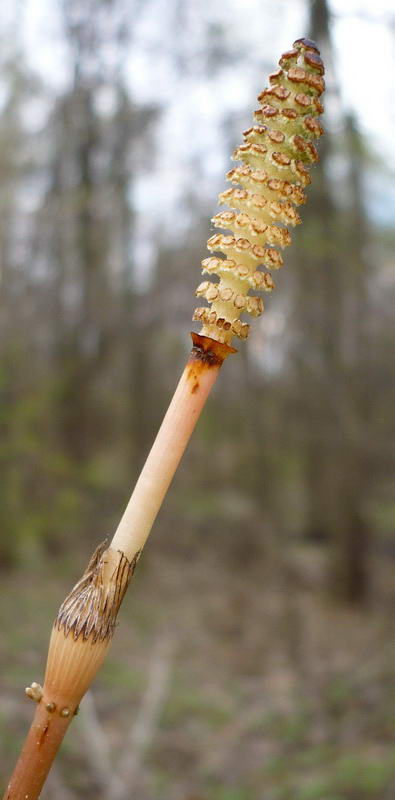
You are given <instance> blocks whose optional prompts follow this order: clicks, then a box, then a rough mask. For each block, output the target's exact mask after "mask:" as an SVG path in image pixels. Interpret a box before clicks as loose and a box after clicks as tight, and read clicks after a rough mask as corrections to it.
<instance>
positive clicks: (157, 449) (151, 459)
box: [3, 333, 235, 800]
mask: <svg viewBox="0 0 395 800" xmlns="http://www.w3.org/2000/svg"><path fill="white" fill-rule="evenodd" d="M192 340H193V345H194V346H193V348H192V352H191V356H190V358H189V360H188V362H187V364H186V367H185V369H184V372H183V374H182V375H181V379H180V381H179V384H178V386H177V389H176V391H175V394H174V397H173V399H172V401H171V403H170V406H169V409H168V411H167V413H166V416H165V418H164V420H163V423H162V425H161V427H160V429H159V432H158V435H157V437H156V439H155V442H154V444H153V446H152V448H151V451H150V453H149V455H148V458H147V461H146V463H145V465H144V467H143V470H142V472H141V475H140V477H139V479H138V481H137V484H136V487H135V489H134V492H133V494H132V496H131V498H130V501H129V503H128V506H127V508H126V510H125V513H124V515H123V517H122V519H121V521H120V523H119V526H118V529H117V531H116V533H115V535H114V538H113V540H112V542H111V544H110V546H109V547H107V549H105V547H106V546H105V545H104V546H103V545H102V546H100V547H99V548H97V551H96V552H95V554H94V555H93V557H92V559H91V561H90V562H89V564H88V567H87V569H86V571H85V573H84V574H83V576H82V578H81V579H80V580H79V581H78V583H77V584H76V585H75V587H74V588H73V589H72V591H71V593H70V594H69V595H68V597H67V598H66V599H65V601H64V602H63V604H62V606H61V608H60V611H59V613H58V616H57V619H56V620H55V624H54V627H53V631H52V636H51V641H50V647H49V652H48V661H47V669H46V676H45V682H44V687H43V690H42V698H41V699H39V700H38V706H37V710H36V714H35V717H34V720H33V723H32V726H31V728H30V731H29V734H28V736H27V739H26V742H25V745H24V747H23V750H22V752H21V754H20V757H19V760H18V762H17V765H16V767H15V770H14V773H13V775H12V777H11V780H10V783H9V785H8V788H7V790H6V793H5V795H4V798H3V800H37V798H38V797H39V794H40V792H41V789H42V786H43V784H44V781H45V779H46V776H47V774H48V772H49V770H50V768H51V765H52V762H53V760H54V758H55V756H56V753H57V751H58V748H59V746H60V744H61V742H62V739H63V736H64V734H65V733H66V730H67V728H68V726H69V724H70V721H71V719H72V717H73V715H74V713H76V710H77V708H78V703H79V702H80V699H81V697H82V696H83V695H84V694H85V692H86V690H87V689H88V688H89V685H90V683H91V682H92V680H93V678H94V676H95V674H96V672H97V670H98V669H99V667H100V666H101V664H102V662H103V659H104V656H105V654H106V651H107V649H108V646H109V644H110V641H111V637H112V634H113V631H114V627H115V621H116V615H117V612H118V609H119V606H120V604H121V602H122V599H123V596H124V593H125V591H126V588H127V585H128V583H129V580H130V577H131V575H132V574H133V571H134V568H135V565H136V562H137V558H138V556H139V554H140V552H141V549H142V547H143V546H144V544H145V542H146V539H147V537H148V535H149V533H150V530H151V528H152V525H153V523H154V521H155V518H156V515H157V513H158V511H159V509H160V506H161V504H162V501H163V499H164V497H165V494H166V492H167V489H168V488H169V485H170V482H171V480H172V478H173V475H174V473H175V471H176V469H177V466H178V463H179V461H180V459H181V456H182V454H183V452H184V450H185V448H186V446H187V444H188V441H189V438H190V436H191V433H192V431H193V429H194V427H195V425H196V422H197V420H198V419H199V416H200V413H201V411H202V409H203V406H204V404H205V402H206V400H207V397H208V395H209V393H210V390H211V388H212V386H213V384H214V383H215V380H216V378H217V376H218V372H219V370H220V367H221V365H222V363H223V361H224V359H225V358H226V356H227V355H229V353H232V352H235V351H234V349H233V348H232V347H230V346H228V345H226V344H220V343H219V342H216V341H215V340H213V339H210V338H209V337H205V336H200V335H198V334H195V333H193V334H192Z"/></svg>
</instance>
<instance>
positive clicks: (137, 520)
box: [4, 39, 324, 800]
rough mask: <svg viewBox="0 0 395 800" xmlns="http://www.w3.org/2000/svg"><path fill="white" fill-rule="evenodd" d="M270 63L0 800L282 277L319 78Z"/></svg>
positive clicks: (68, 699)
mask: <svg viewBox="0 0 395 800" xmlns="http://www.w3.org/2000/svg"><path fill="white" fill-rule="evenodd" d="M279 64H280V68H279V69H278V70H277V71H276V72H274V73H273V74H272V75H270V88H268V89H264V91H263V92H262V93H261V94H260V95H259V98H258V99H259V103H260V107H259V109H258V110H257V111H256V112H255V114H254V125H253V126H252V127H251V128H249V129H248V130H247V131H245V133H244V140H245V141H244V144H242V145H240V147H238V148H237V150H236V151H235V153H234V159H235V160H236V161H240V162H241V165H240V166H236V167H235V168H234V169H232V170H231V171H230V172H229V173H228V175H227V178H228V179H229V181H230V183H231V184H232V186H231V188H229V189H227V190H226V191H224V192H223V193H222V194H221V195H220V197H219V200H220V203H221V204H224V205H226V206H228V207H229V208H230V210H225V211H221V212H220V213H219V214H216V216H215V217H214V218H213V223H214V225H215V227H217V228H219V229H220V230H224V229H225V230H226V229H230V235H226V234H223V233H216V234H215V235H214V236H212V237H211V238H210V239H209V240H208V249H209V250H210V252H211V253H213V254H214V255H212V256H210V257H209V258H206V259H204V261H203V271H204V272H205V273H207V274H208V275H209V276H211V275H216V276H218V277H219V282H217V283H215V282H211V281H209V280H207V281H204V282H203V283H201V284H200V286H199V287H198V289H197V295H198V296H199V297H200V298H204V299H205V300H206V301H208V303H209V305H208V306H204V307H200V308H197V309H196V310H195V313H194V319H195V320H198V321H200V322H201V323H202V329H201V331H200V333H192V342H193V347H192V351H191V354H190V357H189V360H188V362H187V364H186V367H185V370H184V372H183V374H182V376H181V379H180V382H179V384H178V386H177V389H176V391H175V394H174V397H173V399H172V400H171V403H170V406H169V409H168V411H167V413H166V416H165V418H164V420H163V423H162V426H161V428H160V430H159V433H158V435H157V438H156V440H155V442H154V444H153V446H152V449H151V452H150V453H149V455H148V458H147V461H146V463H145V466H144V467H143V470H142V473H141V475H140V477H139V479H138V481H137V484H136V487H135V489H134V491H133V494H132V496H131V499H130V501H129V504H128V506H127V508H126V510H125V513H124V515H123V517H122V519H121V521H120V523H119V526H118V529H117V530H116V532H115V535H114V537H113V539H112V541H111V543H110V544H109V545H107V544H102V545H100V546H99V547H98V548H97V550H96V552H95V553H94V555H93V556H92V558H91V560H90V562H89V564H88V567H87V569H86V570H85V572H84V574H83V576H82V578H81V579H80V580H79V581H78V583H77V584H76V585H75V586H74V588H73V589H72V591H71V593H70V594H69V595H68V597H66V599H65V601H64V602H63V604H62V606H61V608H60V611H59V613H58V615H57V617H56V619H55V623H54V626H53V630H52V634H51V639H50V645H49V653H48V661H47V668H46V673H45V679H44V685H43V687H42V688H41V686H40V685H39V684H37V683H32V685H31V686H30V687H29V688H28V689H26V694H27V695H28V697H30V698H31V699H32V700H34V701H35V702H36V704H37V707H36V713H35V717H34V720H33V723H32V726H31V729H30V732H29V734H28V737H27V739H26V743H25V745H24V748H23V750H22V752H21V755H20V757H19V760H18V763H17V765H16V767H15V771H14V773H13V775H12V777H11V780H10V783H9V785H8V787H7V789H6V792H5V795H4V798H7V800H34V799H35V798H37V797H38V796H39V794H40V791H41V788H42V786H43V783H44V781H45V778H46V775H47V773H48V771H49V769H50V766H51V763H52V761H53V759H54V757H55V754H56V752H57V750H58V747H59V745H60V743H61V741H62V739H63V736H64V734H65V732H66V730H67V728H68V726H69V725H70V722H71V720H72V719H73V717H74V716H75V714H76V713H77V711H78V704H79V702H80V700H81V698H82V697H83V695H84V693H85V692H86V690H87V689H88V687H89V685H90V684H91V682H92V680H93V678H94V676H95V674H96V672H97V670H98V669H99V667H100V665H101V664H102V662H103V659H104V657H105V655H106V652H107V650H108V647H109V645H110V642H111V638H112V635H113V632H114V627H115V622H116V617H117V613H118V609H119V607H120V605H121V602H122V599H123V597H124V594H125V592H126V589H127V587H128V584H129V581H130V578H131V576H132V575H133V572H134V569H135V567H136V563H137V561H138V559H139V556H140V553H141V550H142V548H143V546H144V543H145V541H146V539H147V536H148V534H149V532H150V530H151V527H152V525H153V522H154V520H155V517H156V515H157V513H158V511H159V508H160V506H161V503H162V501H163V498H164V496H165V494H166V491H167V489H168V487H169V484H170V481H171V479H172V477H173V475H174V472H175V470H176V468H177V465H178V463H179V461H180V458H181V456H182V454H183V452H184V450H185V447H186V445H187V443H188V440H189V437H190V435H191V433H192V431H193V429H194V427H195V424H196V422H197V420H198V418H199V415H200V413H201V411H202V408H203V406H204V404H205V402H206V399H207V396H208V394H209V392H210V390H211V388H212V386H213V384H214V382H215V380H216V378H217V375H218V373H219V370H220V367H221V365H222V363H223V361H224V360H225V359H226V358H227V356H229V355H230V354H231V353H235V352H236V350H235V349H234V348H233V347H232V346H231V342H232V339H233V337H235V336H236V337H238V338H240V339H246V338H247V336H248V332H249V325H248V324H247V322H245V321H243V320H242V319H241V315H242V314H243V313H244V312H247V313H248V314H251V315H252V316H259V315H260V314H261V313H262V311H263V302H262V299H261V297H256V296H255V295H250V294H249V291H250V289H252V290H253V291H263V292H271V291H272V290H273V288H274V283H273V280H272V277H271V274H270V272H271V271H272V270H277V269H278V268H279V267H281V266H282V263H283V259H282V255H281V252H280V251H281V249H282V248H284V247H285V246H286V245H288V244H290V234H289V230H288V228H289V227H292V226H294V225H297V224H298V223H299V222H300V217H299V215H298V212H297V211H296V207H297V206H299V205H301V204H302V203H304V202H305V194H304V188H305V186H307V185H308V183H309V182H310V176H309V173H308V170H307V167H308V166H309V165H310V164H312V163H314V162H315V161H317V151H316V148H315V146H314V144H313V140H314V139H317V138H318V137H319V136H321V134H322V132H323V130H322V127H321V125H320V123H319V121H318V116H319V114H321V112H322V110H323V109H322V105H321V102H320V100H319V98H320V95H321V94H322V92H323V90H324V80H323V72H324V67H323V64H322V61H321V58H320V55H319V51H318V50H317V47H316V45H315V44H314V42H312V41H310V40H309V39H298V40H297V41H296V42H295V43H294V45H293V48H292V49H291V50H289V51H288V52H287V53H284V55H283V56H282V57H281V59H280V62H279ZM219 253H220V254H222V255H221V256H220V255H218V254H219ZM260 266H263V269H259V267H260Z"/></svg>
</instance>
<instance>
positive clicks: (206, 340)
mask: <svg viewBox="0 0 395 800" xmlns="http://www.w3.org/2000/svg"><path fill="white" fill-rule="evenodd" d="M191 338H192V343H193V347H192V350H191V355H190V359H189V360H190V361H192V362H194V365H195V366H196V362H197V363H199V362H200V364H202V365H203V364H204V365H205V366H207V367H220V366H221V364H222V363H223V362H224V361H225V358H227V356H229V355H230V354H231V353H237V350H236V349H235V348H234V347H231V346H230V345H229V344H223V343H222V342H217V341H216V340H215V339H211V337H210V336H202V335H201V334H200V333H195V332H194V331H192V332H191ZM191 373H193V370H189V372H188V375H187V377H188V379H189V380H191V379H192V374H191ZM196 380H197V376H196V374H194V376H193V381H194V383H196ZM195 391H197V390H196V389H195Z"/></svg>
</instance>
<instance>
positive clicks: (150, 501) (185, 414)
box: [111, 334, 234, 561]
mask: <svg viewBox="0 0 395 800" xmlns="http://www.w3.org/2000/svg"><path fill="white" fill-rule="evenodd" d="M193 341H194V345H195V346H194V348H193V350H192V353H191V357H190V359H189V361H188V362H187V364H186V367H185V369H184V372H183V373H182V375H181V378H180V381H179V384H178V386H177V389H176V391H175V393H174V396H173V399H172V401H171V403H170V406H169V408H168V411H167V413H166V416H165V418H164V420H163V422H162V425H161V427H160V429H159V432H158V435H157V437H156V439H155V442H154V444H153V446H152V448H151V451H150V453H149V455H148V458H147V460H146V462H145V465H144V467H143V469H142V472H141V475H140V477H139V479H138V481H137V484H136V487H135V489H134V492H133V494H132V496H131V498H130V500H129V503H128V505H127V507H126V510H125V513H124V515H123V517H122V519H121V521H120V523H119V525H118V528H117V530H116V532H115V534H114V538H113V540H112V542H111V547H113V548H114V549H115V550H120V551H121V552H122V553H124V554H125V556H126V557H127V558H128V559H129V561H131V560H132V559H133V558H134V556H135V555H136V553H139V552H140V551H141V549H142V547H143V546H144V544H145V542H146V539H147V537H148V535H149V533H150V530H151V528H152V525H153V523H154V521H155V518H156V515H157V513H158V511H159V509H160V507H161V505H162V501H163V498H164V497H165V495H166V492H167V490H168V488H169V485H170V482H171V480H172V478H173V475H174V473H175V471H176V469H177V466H178V464H179V462H180V459H181V457H182V455H183V453H184V450H185V448H186V446H187V444H188V441H189V439H190V436H191V434H192V431H193V429H194V427H195V425H196V423H197V421H198V419H199V416H200V413H201V411H202V409H203V407H204V404H205V402H206V400H207V397H208V395H209V393H210V391H211V389H212V387H213V385H214V383H215V381H216V379H217V377H218V373H219V370H220V367H221V365H222V363H223V360H224V358H225V357H226V355H228V354H229V353H231V352H234V350H233V348H231V347H228V346H227V345H223V344H220V343H219V342H215V341H214V340H213V339H209V338H208V337H204V336H198V334H193Z"/></svg>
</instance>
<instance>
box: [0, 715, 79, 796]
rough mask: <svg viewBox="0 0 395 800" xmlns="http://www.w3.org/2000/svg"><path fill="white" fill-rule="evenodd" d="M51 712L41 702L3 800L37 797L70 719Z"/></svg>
mask: <svg viewBox="0 0 395 800" xmlns="http://www.w3.org/2000/svg"><path fill="white" fill-rule="evenodd" d="M72 718H73V717H72V716H70V717H61V716H59V714H56V713H55V714H54V713H50V712H49V711H47V709H46V708H45V704H44V703H43V702H42V701H41V702H40V703H39V704H38V706H37V709H36V713H35V716H34V719H33V722H32V725H31V728H30V731H29V733H28V735H27V738H26V741H25V744H24V747H23V750H22V752H21V754H20V756H19V759H18V762H17V764H16V767H15V769H14V772H13V773H12V776H11V780H10V782H9V784H8V787H7V789H6V792H5V794H4V797H3V800H37V798H38V797H39V795H40V792H41V789H42V787H43V785H44V782H45V779H46V777H47V775H48V772H49V770H50V769H51V766H52V762H53V760H54V758H55V756H56V753H57V751H58V749H59V747H60V744H61V742H62V739H63V737H64V735H65V733H66V731H67V728H68V727H69V725H70V722H71V720H72Z"/></svg>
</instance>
